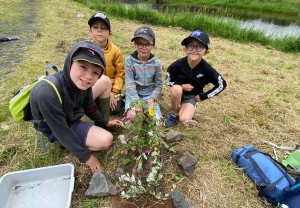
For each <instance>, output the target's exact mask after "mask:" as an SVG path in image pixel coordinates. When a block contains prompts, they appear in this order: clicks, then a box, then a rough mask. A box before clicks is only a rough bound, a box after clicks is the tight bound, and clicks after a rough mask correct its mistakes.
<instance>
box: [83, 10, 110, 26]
mask: <svg viewBox="0 0 300 208" xmlns="http://www.w3.org/2000/svg"><path fill="white" fill-rule="evenodd" d="M95 20H102V21H104V22H105V24H106V26H107V27H108V29H109V31H110V21H109V19H108V18H107V16H106V14H105V13H103V12H97V13H96V14H94V15H93V16H91V18H90V20H89V21H88V24H89V26H90V27H92V24H93V23H94V21H95Z"/></svg>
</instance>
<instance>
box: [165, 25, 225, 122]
mask: <svg viewBox="0 0 300 208" xmlns="http://www.w3.org/2000/svg"><path fill="white" fill-rule="evenodd" d="M181 45H183V46H184V48H183V51H184V52H185V53H186V55H187V56H186V57H183V58H181V59H179V60H177V61H175V62H173V63H172V64H171V65H170V66H169V67H168V69H167V77H166V84H167V85H168V86H169V87H170V88H169V92H170V99H171V108H172V112H171V113H170V114H169V117H168V118H167V120H166V121H165V122H164V126H165V127H172V126H174V125H175V124H176V122H177V120H178V119H179V121H180V122H182V123H183V124H189V123H192V124H193V123H195V121H193V120H192V118H193V115H194V113H195V107H196V104H197V102H200V101H204V100H206V99H209V98H212V97H213V96H215V95H217V94H219V93H220V92H222V91H223V90H224V89H225V88H226V81H225V80H224V79H223V78H222V76H221V75H220V74H219V73H218V72H217V71H216V70H215V69H214V68H213V67H211V65H210V64H208V63H207V62H206V61H205V60H204V59H203V56H205V55H207V54H208V53H209V47H210V41H209V37H208V35H207V34H206V33H204V32H202V31H200V30H196V31H194V32H192V33H191V34H190V35H189V36H188V37H187V38H185V39H183V41H182V42H181ZM210 83H211V84H213V85H214V86H213V87H212V88H211V89H209V90H207V91H206V92H204V91H203V88H204V87H205V86H206V85H208V84H210Z"/></svg>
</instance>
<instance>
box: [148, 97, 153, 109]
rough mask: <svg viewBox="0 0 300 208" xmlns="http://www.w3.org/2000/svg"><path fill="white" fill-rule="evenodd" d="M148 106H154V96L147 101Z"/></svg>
mask: <svg viewBox="0 0 300 208" xmlns="http://www.w3.org/2000/svg"><path fill="white" fill-rule="evenodd" d="M147 104H148V108H153V106H154V98H150V99H149V100H148V102H147Z"/></svg>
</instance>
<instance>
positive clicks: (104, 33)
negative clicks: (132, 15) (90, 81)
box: [88, 12, 125, 117]
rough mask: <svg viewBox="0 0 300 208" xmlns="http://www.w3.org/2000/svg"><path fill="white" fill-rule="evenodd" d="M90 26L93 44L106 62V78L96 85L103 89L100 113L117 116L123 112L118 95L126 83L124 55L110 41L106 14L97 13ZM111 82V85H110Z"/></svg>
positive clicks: (89, 22) (98, 101) (99, 107)
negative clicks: (101, 52)
mask: <svg viewBox="0 0 300 208" xmlns="http://www.w3.org/2000/svg"><path fill="white" fill-rule="evenodd" d="M88 24H89V26H90V29H89V32H90V33H91V35H92V42H94V43H96V44H97V45H99V46H100V47H101V48H102V50H103V52H104V56H105V61H106V70H105V72H104V75H106V76H102V77H101V78H100V79H99V81H98V82H97V83H96V84H95V86H96V87H98V88H99V86H102V88H103V94H102V96H101V97H98V99H97V100H96V103H97V105H98V109H99V111H100V112H102V113H103V114H105V115H106V116H107V117H108V114H112V115H116V114H118V113H119V112H120V111H121V99H118V97H119V96H118V95H119V94H121V91H122V88H123V86H124V83H125V69H124V59H123V55H122V52H121V50H120V49H119V48H118V47H117V46H116V45H115V44H113V43H112V42H111V41H110V40H109V39H108V38H109V37H110V36H111V35H112V32H111V25H110V21H109V19H108V18H107V16H106V14H105V13H103V12H97V13H96V14H94V15H93V16H91V18H90V19H89V21H88ZM108 78H109V79H108ZM109 80H110V82H111V84H108V82H109ZM109 85H112V87H111V89H109V90H108V89H107V86H109ZM106 96H107V97H106ZM108 103H109V104H108ZM108 112H109V113H108Z"/></svg>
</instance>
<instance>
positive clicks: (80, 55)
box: [72, 48, 105, 70]
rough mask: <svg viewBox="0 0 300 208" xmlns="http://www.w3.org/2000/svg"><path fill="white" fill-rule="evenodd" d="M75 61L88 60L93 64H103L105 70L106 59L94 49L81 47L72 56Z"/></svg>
mask: <svg viewBox="0 0 300 208" xmlns="http://www.w3.org/2000/svg"><path fill="white" fill-rule="evenodd" d="M72 60H73V61H87V62H90V63H92V64H95V65H98V66H101V67H102V69H103V70H105V61H103V60H102V59H101V57H100V56H99V55H98V54H97V53H96V52H95V51H93V50H92V49H89V48H80V49H78V51H76V52H75V53H74V55H73V57H72Z"/></svg>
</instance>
